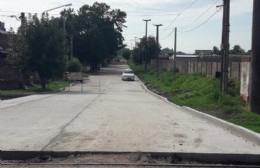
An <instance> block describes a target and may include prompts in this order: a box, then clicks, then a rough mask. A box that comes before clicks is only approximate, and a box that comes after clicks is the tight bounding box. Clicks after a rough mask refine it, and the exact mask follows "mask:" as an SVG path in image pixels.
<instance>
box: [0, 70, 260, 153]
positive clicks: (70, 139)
mask: <svg viewBox="0 0 260 168" xmlns="http://www.w3.org/2000/svg"><path fill="white" fill-rule="evenodd" d="M124 68H127V65H111V66H109V67H107V68H103V69H102V71H101V72H100V73H99V74H96V75H92V76H90V77H89V79H88V80H87V81H86V83H85V84H83V85H81V84H76V85H73V86H71V87H70V89H68V88H67V89H66V91H64V92H61V93H57V94H47V95H34V96H28V97H23V98H18V99H12V100H6V101H1V102H0V132H1V134H0V150H1V151H117V152H137V151H139V152H188V153H234V154H260V146H259V142H258V143H257V142H253V141H250V140H248V139H246V138H245V137H242V136H238V135H235V134H233V133H232V132H231V131H230V130H228V129H224V128H223V127H220V126H218V125H216V124H214V123H211V122H209V121H208V120H205V119H203V118H200V117H197V116H195V115H190V114H189V113H187V112H185V109H183V108H181V107H178V106H176V105H173V104H171V103H169V102H167V101H165V100H164V99H162V98H160V97H157V96H154V95H153V94H151V93H149V92H147V91H146V90H145V89H144V88H143V87H142V85H141V84H140V82H139V81H138V79H136V81H122V80H121V76H120V75H121V72H122V70H123V69H124Z"/></svg>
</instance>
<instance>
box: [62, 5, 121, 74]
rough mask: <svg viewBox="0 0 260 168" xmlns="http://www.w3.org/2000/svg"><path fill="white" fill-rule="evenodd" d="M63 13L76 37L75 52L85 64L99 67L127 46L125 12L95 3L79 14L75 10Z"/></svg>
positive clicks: (84, 6)
mask: <svg viewBox="0 0 260 168" xmlns="http://www.w3.org/2000/svg"><path fill="white" fill-rule="evenodd" d="M61 14H62V15H63V16H65V17H66V18H69V19H68V20H67V21H66V26H67V25H68V27H69V29H68V31H67V32H68V34H72V35H73V36H74V53H75V56H76V57H78V58H79V60H80V61H81V62H82V63H83V64H86V65H90V66H91V68H93V69H95V68H96V67H98V65H100V64H102V63H107V62H109V61H111V60H112V59H113V58H114V57H115V56H116V55H117V51H118V50H119V49H121V48H123V47H124V46H125V45H124V44H123V40H124V38H123V36H122V31H123V28H124V27H125V25H124V23H125V22H126V21H125V18H126V13H125V12H123V11H121V10H119V9H115V10H112V9H110V6H108V5H107V4H105V3H97V2H95V3H94V4H93V5H92V6H89V5H83V6H82V7H81V8H80V9H79V10H78V12H77V13H76V14H75V13H74V11H73V10H71V9H69V10H64V11H63V12H62V13H61Z"/></svg>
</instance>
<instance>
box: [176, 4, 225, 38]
mask: <svg viewBox="0 0 260 168" xmlns="http://www.w3.org/2000/svg"><path fill="white" fill-rule="evenodd" d="M221 9H222V7H220V8H219V9H218V10H217V11H216V12H214V13H213V14H212V15H211V16H210V17H209V18H208V19H207V20H205V21H204V22H202V23H201V24H199V25H198V26H196V27H194V28H192V29H190V30H187V31H179V32H181V33H187V32H191V31H194V30H196V29H198V28H200V27H201V26H203V25H204V24H206V23H208V22H209V21H210V19H211V18H213V17H214V16H215V15H216V14H217V13H218V12H219V11H220V10H221Z"/></svg>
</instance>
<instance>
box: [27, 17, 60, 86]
mask: <svg viewBox="0 0 260 168" xmlns="http://www.w3.org/2000/svg"><path fill="white" fill-rule="evenodd" d="M26 42H27V45H28V51H27V55H28V57H27V68H28V69H30V70H31V71H33V72H37V73H38V74H39V77H40V82H41V86H42V89H43V90H46V84H47V82H48V80H49V79H51V78H52V77H54V76H62V74H63V72H64V34H63V30H62V29H60V28H59V26H58V24H57V22H55V21H54V20H49V18H48V17H46V16H43V17H42V18H41V20H40V19H38V17H37V16H33V18H32V19H31V20H29V22H28V27H27V30H26Z"/></svg>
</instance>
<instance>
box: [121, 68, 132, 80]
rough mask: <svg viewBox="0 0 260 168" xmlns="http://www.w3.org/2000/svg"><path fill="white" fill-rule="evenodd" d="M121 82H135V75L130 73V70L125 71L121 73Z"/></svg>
mask: <svg viewBox="0 0 260 168" xmlns="http://www.w3.org/2000/svg"><path fill="white" fill-rule="evenodd" d="M122 80H123V81H124V80H130V81H134V80H135V74H134V72H133V71H132V69H125V70H124V71H123V73H122Z"/></svg>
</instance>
